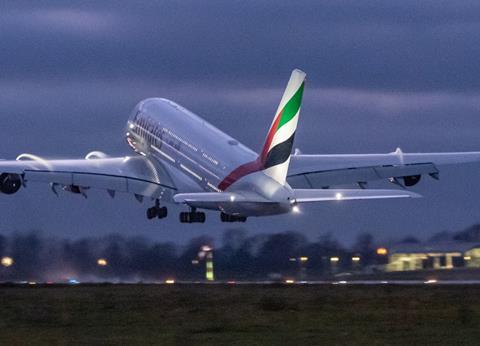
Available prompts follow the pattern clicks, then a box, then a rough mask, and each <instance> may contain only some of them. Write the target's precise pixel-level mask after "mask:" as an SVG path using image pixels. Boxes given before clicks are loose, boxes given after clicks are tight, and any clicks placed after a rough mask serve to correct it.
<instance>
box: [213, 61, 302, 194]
mask: <svg viewBox="0 0 480 346" xmlns="http://www.w3.org/2000/svg"><path fill="white" fill-rule="evenodd" d="M305 76H306V74H305V72H303V71H300V70H297V69H296V70H293V71H292V75H291V76H290V80H289V81H288V84H287V88H286V89H285V92H284V94H283V97H282V100H281V101H280V105H279V106H278V109H277V112H276V113H275V118H274V119H273V122H272V125H271V126H270V130H269V131H268V135H267V139H266V140H265V144H264V146H263V150H262V152H261V153H260V155H259V156H258V158H257V160H255V161H252V162H247V163H245V164H243V165H241V166H239V167H237V168H236V169H234V170H233V171H232V172H231V173H230V174H229V175H228V176H227V177H225V179H223V181H222V182H220V184H219V185H218V187H219V189H221V190H222V191H225V190H226V189H227V188H228V187H230V186H231V185H232V184H233V183H235V182H236V181H237V180H239V179H240V178H242V177H244V176H246V175H247V174H250V173H253V172H258V171H263V172H264V173H265V174H266V175H268V176H269V177H271V178H272V179H274V180H275V181H277V182H278V183H279V184H282V185H284V184H285V181H286V179H287V173H288V165H289V163H290V155H291V152H292V146H293V140H294V138H295V131H296V129H297V123H298V116H299V114H300V105H301V103H302V96H303V88H304V86H305Z"/></svg>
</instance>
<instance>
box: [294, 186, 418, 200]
mask: <svg viewBox="0 0 480 346" xmlns="http://www.w3.org/2000/svg"><path fill="white" fill-rule="evenodd" d="M293 191H294V194H295V200H296V201H297V203H308V202H326V201H348V200H356V199H385V198H418V197H422V196H421V195H419V194H418V193H415V192H411V191H406V190H373V189H372V190H364V189H294V190H293Z"/></svg>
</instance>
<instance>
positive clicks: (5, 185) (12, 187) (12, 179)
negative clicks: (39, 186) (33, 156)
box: [0, 173, 22, 195]
mask: <svg viewBox="0 0 480 346" xmlns="http://www.w3.org/2000/svg"><path fill="white" fill-rule="evenodd" d="M21 186H22V178H21V177H20V175H18V174H13V173H2V174H0V192H2V193H4V194H7V195H11V194H14V193H15V192H17V191H18V190H19V189H20V187H21Z"/></svg>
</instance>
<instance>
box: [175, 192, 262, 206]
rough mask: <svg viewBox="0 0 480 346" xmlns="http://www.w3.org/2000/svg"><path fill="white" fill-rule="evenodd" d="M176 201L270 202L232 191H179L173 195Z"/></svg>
mask: <svg viewBox="0 0 480 346" xmlns="http://www.w3.org/2000/svg"><path fill="white" fill-rule="evenodd" d="M173 200H174V201H175V202H176V203H186V204H193V203H197V202H199V203H203V202H205V203H226V202H259V203H261V202H268V200H265V199H263V198H261V197H260V196H257V195H255V196H252V197H249V198H247V197H245V196H244V195H240V194H238V193H230V192H196V193H195V192H194V193H179V194H176V195H175V196H173Z"/></svg>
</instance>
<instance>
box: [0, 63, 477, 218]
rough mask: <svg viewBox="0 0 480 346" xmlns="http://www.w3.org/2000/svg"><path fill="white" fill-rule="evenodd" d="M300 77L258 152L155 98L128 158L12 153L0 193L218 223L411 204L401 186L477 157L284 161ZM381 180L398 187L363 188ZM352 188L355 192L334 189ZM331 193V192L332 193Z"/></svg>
mask: <svg viewBox="0 0 480 346" xmlns="http://www.w3.org/2000/svg"><path fill="white" fill-rule="evenodd" d="M304 87H305V73H304V72H302V71H300V70H294V71H293V72H292V74H291V76H290V80H289V81H288V84H287V88H286V89H285V92H284V94H283V97H282V99H281V101H280V105H279V106H278V109H277V112H276V113H275V117H274V118H273V121H272V125H271V126H270V129H269V131H268V133H267V138H266V140H265V144H264V146H263V149H262V151H261V153H260V154H257V153H255V152H254V151H252V150H251V149H249V148H247V147H246V146H245V145H243V144H241V143H240V142H238V141H237V140H235V139H234V138H232V137H230V136H228V135H227V134H225V133H223V132H222V131H220V130H219V129H217V128H216V127H214V126H213V125H211V124H209V123H208V122H206V121H205V120H203V119H202V118H200V117H198V116H197V115H195V114H193V113H192V112H190V111H189V110H187V109H185V108H183V107H182V106H179V105H178V104H176V103H174V102H172V101H169V100H166V99H161V98H149V99H146V100H143V101H141V102H140V103H139V104H138V105H137V106H136V107H135V108H134V110H133V112H132V115H131V117H130V119H129V120H128V123H127V129H126V140H127V143H128V144H129V146H130V147H131V148H132V149H133V150H134V151H135V152H136V153H137V155H133V156H126V157H109V156H107V155H105V154H103V153H101V152H91V153H89V154H88V155H87V156H86V157H85V158H84V159H73V160H45V159H43V158H40V157H38V156H34V155H31V154H22V155H19V156H18V157H17V159H16V160H12V161H7V160H2V161H0V172H2V173H1V174H0V191H1V192H3V193H5V194H13V193H15V192H17V191H18V190H19V189H20V187H22V186H23V187H27V186H28V184H30V182H44V183H48V184H50V188H51V190H52V191H53V192H54V193H55V194H57V195H58V193H59V192H60V191H67V192H71V193H76V194H80V195H83V196H85V197H86V196H87V192H88V190H89V189H90V188H98V189H104V190H106V191H107V192H108V194H109V195H110V196H111V197H112V198H113V197H115V194H116V193H117V192H127V193H131V194H134V195H135V197H136V198H137V199H138V200H139V201H140V202H142V201H143V199H144V198H148V199H151V200H152V204H153V206H152V207H150V208H148V209H147V217H148V218H149V219H153V218H159V219H161V218H164V217H166V216H167V208H166V207H165V206H164V205H163V203H164V202H166V203H178V204H184V205H185V206H186V207H187V208H188V211H184V212H181V213H180V222H183V223H193V222H205V213H204V212H201V211H199V210H201V209H210V210H216V211H218V212H219V213H220V219H221V221H223V222H235V221H237V222H238V221H240V222H244V221H245V220H246V218H247V217H249V216H266V215H275V214H284V213H290V212H295V211H297V210H298V204H301V203H309V202H327V201H337V202H338V201H341V200H356V199H383V198H409V197H410V198H412V197H420V196H419V195H418V194H416V193H413V192H410V191H407V190H406V187H409V186H413V185H415V184H417V183H418V182H419V180H420V178H421V177H422V176H423V175H425V176H427V175H428V176H430V177H432V178H434V179H438V174H439V170H438V169H439V166H440V165H446V164H461V163H466V162H475V161H480V152H464V153H422V154H407V153H403V152H402V151H401V150H400V149H397V150H396V151H395V152H393V153H389V154H360V155H359V154H356V155H301V154H293V155H292V153H291V152H292V146H293V141H294V138H295V131H296V129H297V124H298V119H299V116H300V109H301V102H302V96H303V91H304ZM381 179H388V180H389V181H390V182H392V183H394V184H396V186H399V187H402V188H401V189H393V190H378V189H367V183H368V182H369V181H374V180H381ZM345 184H352V185H353V184H355V185H358V187H359V188H358V189H336V188H335V186H338V185H345ZM332 187H333V188H332Z"/></svg>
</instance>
